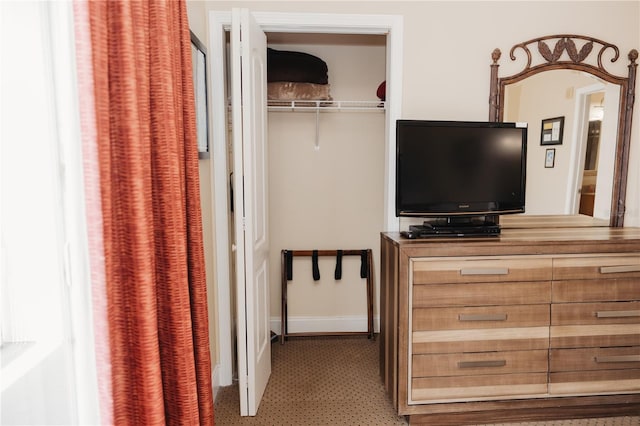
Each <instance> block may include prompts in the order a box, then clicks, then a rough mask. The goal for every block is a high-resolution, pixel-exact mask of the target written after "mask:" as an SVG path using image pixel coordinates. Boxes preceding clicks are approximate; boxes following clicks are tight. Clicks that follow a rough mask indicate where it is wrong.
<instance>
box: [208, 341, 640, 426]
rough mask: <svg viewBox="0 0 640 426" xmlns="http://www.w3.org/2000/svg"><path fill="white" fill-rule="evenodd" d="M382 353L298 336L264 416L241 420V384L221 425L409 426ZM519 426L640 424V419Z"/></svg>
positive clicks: (279, 358)
mask: <svg viewBox="0 0 640 426" xmlns="http://www.w3.org/2000/svg"><path fill="white" fill-rule="evenodd" d="M378 350H379V345H378V342H377V341H375V342H373V341H371V340H367V339H366V338H363V337H327V338H319V337H315V338H296V339H291V340H289V341H287V342H286V343H285V344H284V345H280V343H274V344H273V345H272V372H271V378H270V379H269V384H268V385H267V389H266V391H265V394H264V397H263V398H262V402H261V404H260V408H259V409H258V415H257V416H255V417H240V415H239V412H240V408H239V399H238V386H237V385H233V386H228V387H225V388H222V389H221V390H220V391H219V393H218V396H217V398H216V404H215V422H216V425H220V426H225V425H270V426H271V425H296V426H302V425H381V426H382V425H405V424H407V423H406V421H405V419H404V418H403V417H399V416H397V415H396V414H395V411H394V409H393V407H392V405H391V402H390V401H389V399H388V398H387V396H386V394H385V392H384V388H383V386H382V382H381V380H380V376H379V366H378V363H379V357H378ZM506 425H507V424H506V423H504V424H500V426H506ZM496 426H497V424H496ZM518 426H640V417H612V418H603V419H584V420H563V421H555V422H530V423H519V424H518Z"/></svg>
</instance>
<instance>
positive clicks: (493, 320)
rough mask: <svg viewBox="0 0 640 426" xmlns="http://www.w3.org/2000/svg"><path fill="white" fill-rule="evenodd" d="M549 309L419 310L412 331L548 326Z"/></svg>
mask: <svg viewBox="0 0 640 426" xmlns="http://www.w3.org/2000/svg"><path fill="white" fill-rule="evenodd" d="M549 309H550V308H549V305H511V306H480V307H461V306H460V307H454V308H430V309H423V308H416V309H414V310H413V331H422V330H466V329H486V328H514V327H540V326H548V325H549Z"/></svg>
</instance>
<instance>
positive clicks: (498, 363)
mask: <svg viewBox="0 0 640 426" xmlns="http://www.w3.org/2000/svg"><path fill="white" fill-rule="evenodd" d="M505 365H507V361H506V360H504V359H500V360H497V361H460V362H458V368H478V367H504V366H505Z"/></svg>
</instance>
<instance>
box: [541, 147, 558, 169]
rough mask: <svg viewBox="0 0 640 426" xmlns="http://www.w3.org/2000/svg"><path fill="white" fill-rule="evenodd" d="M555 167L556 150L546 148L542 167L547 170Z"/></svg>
mask: <svg viewBox="0 0 640 426" xmlns="http://www.w3.org/2000/svg"><path fill="white" fill-rule="evenodd" d="M555 165H556V149H555V148H547V150H546V152H545V154H544V167H545V168H547V169H552V168H554V167H555Z"/></svg>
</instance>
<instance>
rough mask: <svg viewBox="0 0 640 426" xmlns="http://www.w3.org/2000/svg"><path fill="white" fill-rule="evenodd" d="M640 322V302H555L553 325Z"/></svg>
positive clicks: (552, 307) (553, 306)
mask: <svg viewBox="0 0 640 426" xmlns="http://www.w3.org/2000/svg"><path fill="white" fill-rule="evenodd" d="M589 324H639V326H640V302H600V303H555V304H553V305H551V325H589Z"/></svg>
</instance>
